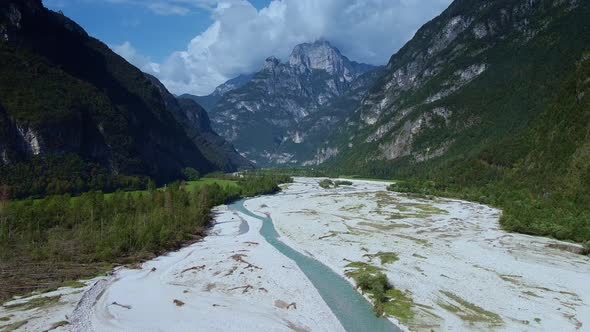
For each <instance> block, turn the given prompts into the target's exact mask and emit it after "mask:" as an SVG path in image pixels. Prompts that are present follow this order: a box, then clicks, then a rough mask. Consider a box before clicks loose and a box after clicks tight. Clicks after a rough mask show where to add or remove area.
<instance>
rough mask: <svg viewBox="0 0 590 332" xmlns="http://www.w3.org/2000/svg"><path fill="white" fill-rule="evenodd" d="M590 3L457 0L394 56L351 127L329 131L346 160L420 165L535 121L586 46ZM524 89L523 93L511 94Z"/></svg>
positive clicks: (351, 120)
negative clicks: (583, 27) (584, 32)
mask: <svg viewBox="0 0 590 332" xmlns="http://www.w3.org/2000/svg"><path fill="white" fill-rule="evenodd" d="M589 7H590V5H589V4H588V2H583V1H577V0H569V1H567V0H563V1H562V0H560V1H557V0H554V1H541V0H517V1H485V2H471V1H466V0H456V1H454V2H453V3H452V4H451V5H450V6H449V8H448V9H447V10H445V11H444V12H443V13H442V14H441V15H440V16H438V17H436V18H435V19H433V20H432V21H430V22H428V23H426V24H425V25H424V26H423V27H421V28H420V29H419V30H418V31H417V32H416V34H415V36H414V37H413V38H412V39H411V40H410V41H409V42H408V43H407V44H406V45H404V46H403V47H402V48H401V49H400V50H399V51H398V52H397V53H396V54H394V55H393V56H392V57H391V59H390V61H389V63H388V64H387V66H386V68H385V69H384V72H383V75H382V76H381V77H380V78H379V79H378V80H377V81H376V84H374V85H373V86H372V87H371V88H370V89H368V92H367V93H366V94H365V95H364V96H363V98H362V100H361V101H360V103H359V107H358V108H357V109H356V110H355V111H354V112H353V114H352V115H351V116H350V117H349V118H348V119H347V121H346V124H345V125H344V124H337V125H335V127H336V128H339V127H346V130H342V131H341V132H340V133H337V134H336V135H337V136H338V138H335V137H330V139H331V140H332V141H336V142H340V144H339V145H336V146H332V147H339V148H340V153H339V156H340V157H339V161H342V160H345V162H346V163H349V164H359V163H360V164H371V163H373V162H374V161H377V160H378V161H384V162H393V163H396V162H399V163H400V164H404V165H413V164H419V163H423V162H426V161H432V160H433V159H437V158H439V157H442V156H448V154H449V153H459V154H460V153H461V152H459V151H463V152H464V151H465V150H468V149H470V148H477V147H476V145H477V144H479V143H478V142H481V141H489V142H492V141H494V139H491V138H490V136H492V135H498V133H500V132H501V133H502V134H501V135H500V137H505V136H508V135H513V134H514V132H511V131H510V130H508V129H507V128H509V126H507V125H505V123H511V126H515V127H520V128H524V127H525V126H527V125H528V123H531V122H532V121H534V120H535V118H536V117H538V116H539V115H540V114H541V112H542V109H543V107H545V106H543V107H539V105H549V104H550V102H548V101H547V102H541V100H544V99H546V98H548V96H550V95H551V94H552V93H553V92H554V91H552V89H551V88H548V87H549V86H550V85H553V86H559V84H560V82H561V80H564V79H565V76H567V75H568V73H571V72H573V71H574V70H575V69H576V64H577V63H579V62H580V59H581V58H582V57H583V54H584V52H585V51H587V47H583V46H581V45H582V44H584V43H583V42H582V43H580V42H581V41H582V40H588V39H587V37H585V36H581V34H580V33H578V31H580V30H579V27H580V25H584V24H585V23H582V22H584V21H587V20H585V16H587V13H588V11H589ZM549 40H551V42H550V44H551V45H552V46H551V48H550V50H551V52H548V50H549V49H548V48H547V43H548V41H549ZM556 47H560V48H559V49H560V50H561V48H563V50H565V49H567V50H568V51H567V52H565V53H567V56H565V55H564V54H565V53H564V51H563V50H562V51H559V52H557V51H556V52H553V51H552V50H556ZM566 58H567V59H566ZM550 66H551V67H550ZM566 67H567V68H568V70H564V68H566ZM523 69H524V70H523ZM541 75H544V76H543V77H544V78H543V79H539V77H541ZM516 82H518V83H516ZM532 82H535V83H534V84H533V83H532ZM542 89H545V92H541V90H542ZM516 90H518V92H516ZM518 93H520V96H524V97H525V98H517V99H518V100H516V99H515V100H512V99H511V98H512V95H518ZM532 95H535V97H534V98H533V97H532ZM501 98H504V100H499V99H501ZM515 98H516V97H515ZM491 105H495V106H491ZM525 110H535V111H530V112H529V111H525ZM527 112H528V113H527ZM535 112H536V113H535ZM523 113H527V114H526V115H523ZM516 123H518V124H516ZM350 137H355V138H354V139H351V138H350ZM474 137H478V138H477V139H474ZM480 140H481V141H480ZM469 144H471V146H470V145H469ZM441 160H442V158H441ZM391 165H392V166H391V167H392V168H395V166H394V165H393V164H391Z"/></svg>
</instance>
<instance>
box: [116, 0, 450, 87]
mask: <svg viewBox="0 0 590 332" xmlns="http://www.w3.org/2000/svg"><path fill="white" fill-rule="evenodd" d="M118 1H121V0H118ZM214 2H217V6H216V7H215V8H214V9H212V12H211V13H212V14H211V15H212V19H213V21H214V23H213V24H212V25H211V26H210V27H209V28H208V29H207V30H205V31H204V32H202V33H201V34H199V35H198V36H196V37H195V38H194V39H193V40H191V41H190V43H189V44H188V46H187V49H186V50H182V51H177V52H174V53H173V54H172V55H170V57H169V58H168V59H167V60H166V61H164V62H163V63H162V64H160V65H159V66H158V65H155V64H150V65H148V66H147V67H149V68H152V69H157V71H154V72H155V73H156V76H158V77H159V78H160V79H161V80H162V82H163V83H164V84H166V86H167V87H168V88H169V89H170V90H171V91H172V92H174V93H177V94H179V93H185V92H188V93H193V94H201V95H202V94H208V93H210V92H211V91H212V90H213V89H214V88H215V87H216V86H217V85H219V84H221V83H223V82H224V81H226V80H227V79H229V78H232V77H235V76H237V75H239V74H243V73H251V72H254V71H256V70H258V69H259V68H260V66H261V65H262V63H263V61H264V59H265V58H266V57H268V56H271V55H275V56H277V57H279V58H283V59H284V58H286V57H288V55H289V53H290V52H291V50H292V48H293V47H294V46H295V45H296V44H299V43H303V42H311V41H315V40H317V39H320V38H323V39H326V40H328V41H330V42H331V43H332V44H333V45H335V46H336V47H338V48H339V49H340V50H341V51H342V53H343V54H345V55H347V56H348V57H349V58H351V59H352V60H356V61H360V62H366V63H371V64H385V63H387V61H388V59H389V58H390V57H391V55H392V54H393V53H395V52H396V51H397V50H398V49H399V48H400V47H401V46H403V44H404V43H405V42H406V41H407V40H409V39H410V38H411V37H412V35H413V34H414V33H415V31H416V30H417V29H418V28H419V27H420V26H421V25H422V24H424V23H425V22H426V21H428V20H429V19H431V18H433V17H434V16H436V15H438V14H439V13H440V12H442V10H444V8H446V7H447V6H448V5H449V3H450V2H451V0H321V1H320V0H272V1H271V2H270V4H269V5H268V6H267V7H265V8H262V9H261V10H257V9H256V8H255V7H254V6H252V4H251V3H249V2H248V1H246V0H176V1H170V3H174V4H177V5H179V4H180V3H182V4H183V5H185V6H188V5H195V4H198V6H201V8H204V7H206V6H211V5H212V4H213V3H214ZM126 46H127V48H132V47H131V45H126ZM116 51H117V50H116ZM123 51H129V50H125V49H123ZM117 52H119V51H117ZM132 53H133V54H132V55H128V56H125V55H124V56H125V57H126V58H127V59H128V60H129V61H130V62H132V63H134V64H136V65H138V66H140V68H144V67H146V64H145V62H146V58H145V57H142V56H140V55H138V54H137V53H136V52H132ZM120 54H121V53H120ZM147 60H148V61H147V62H149V59H147Z"/></svg>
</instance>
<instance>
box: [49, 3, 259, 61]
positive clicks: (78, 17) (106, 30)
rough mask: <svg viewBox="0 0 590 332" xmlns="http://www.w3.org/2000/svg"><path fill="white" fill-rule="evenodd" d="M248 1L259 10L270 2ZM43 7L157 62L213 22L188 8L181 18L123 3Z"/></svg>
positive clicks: (202, 12) (198, 10) (205, 11)
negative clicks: (126, 44) (128, 44)
mask: <svg viewBox="0 0 590 332" xmlns="http://www.w3.org/2000/svg"><path fill="white" fill-rule="evenodd" d="M148 1H149V0H145V2H146V3H147V2H148ZM249 2H250V3H251V4H252V5H254V7H256V8H258V9H260V8H263V7H265V6H267V5H268V4H269V3H270V0H251V1H249ZM154 3H157V2H154ZM160 3H166V2H165V1H162V2H160ZM44 4H45V6H46V7H47V8H49V9H52V10H55V11H58V10H61V11H63V12H64V14H65V15H66V16H68V17H70V18H71V19H73V20H74V21H76V22H77V23H78V24H80V25H82V27H84V29H85V30H86V31H87V32H88V33H89V34H90V35H92V36H93V37H96V38H98V39H100V40H102V41H103V42H105V43H106V44H108V45H121V44H123V43H125V42H130V43H131V44H132V45H133V46H134V47H135V48H136V49H137V51H138V52H139V53H141V54H146V55H147V56H149V57H150V58H151V59H153V60H154V61H157V62H161V61H163V60H164V59H166V57H167V56H169V55H170V54H171V53H172V52H174V51H176V50H180V49H183V48H185V47H186V45H187V44H188V42H189V41H190V40H191V39H192V38H194V37H195V36H196V35H198V34H199V33H200V32H203V31H205V29H207V28H208V27H209V26H210V25H211V24H212V23H213V20H212V18H211V10H209V9H206V8H190V12H188V13H186V14H182V15H180V14H173V13H170V14H165V15H164V14H162V12H158V11H156V10H153V9H150V8H149V6H146V5H138V4H137V3H136V2H133V1H124V0H119V1H116V0H115V1H109V0H44ZM187 8H188V6H187Z"/></svg>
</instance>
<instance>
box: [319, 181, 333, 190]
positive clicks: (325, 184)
mask: <svg viewBox="0 0 590 332" xmlns="http://www.w3.org/2000/svg"><path fill="white" fill-rule="evenodd" d="M319 185H320V187H322V188H324V189H330V188H333V187H334V181H332V180H330V179H324V180H322V181H320V182H319Z"/></svg>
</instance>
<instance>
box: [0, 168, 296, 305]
mask: <svg viewBox="0 0 590 332" xmlns="http://www.w3.org/2000/svg"><path fill="white" fill-rule="evenodd" d="M291 181H292V180H291V178H289V177H286V176H283V175H280V174H272V173H259V172H248V173H246V174H244V175H243V176H239V177H234V176H223V178H221V177H218V178H209V177H207V178H202V179H200V180H198V181H192V182H187V183H182V182H176V183H172V184H169V185H167V186H166V187H165V188H159V189H157V188H155V186H150V189H149V190H146V191H135V192H122V191H119V192H116V193H112V194H104V193H102V192H88V193H84V194H82V195H80V196H79V197H74V198H73V197H71V196H69V195H62V196H49V197H46V198H43V199H38V200H34V199H26V200H20V201H10V202H7V203H3V206H2V208H1V209H0V261H1V262H2V265H3V268H5V269H7V270H10V271H14V273H13V274H12V275H10V276H5V277H4V276H3V278H6V279H3V280H0V281H1V282H3V283H4V284H7V285H10V286H11V287H10V288H7V289H1V290H0V300H4V299H9V298H11V297H12V296H14V295H20V294H26V293H28V292H30V291H35V290H39V287H38V285H39V284H44V285H47V286H48V287H49V290H55V289H57V287H60V286H62V283H63V282H65V281H68V280H79V279H82V278H86V277H94V276H96V275H98V274H100V272H101V270H102V268H103V266H112V264H131V263H134V262H137V261H140V260H142V259H148V258H151V257H154V256H156V255H160V254H162V253H164V252H166V251H168V250H174V249H177V248H179V247H180V246H182V245H184V244H186V243H189V242H192V241H195V240H197V239H199V238H200V237H201V236H203V234H204V230H205V229H206V228H207V226H208V223H209V221H210V220H211V215H210V212H211V209H212V208H213V207H214V206H217V205H220V204H225V203H228V202H231V201H233V200H236V199H239V198H242V197H252V196H257V195H262V194H271V193H275V192H277V191H279V190H280V188H279V187H278V184H279V183H283V182H291ZM2 221H3V222H2ZM23 263H24V264H23ZM66 286H74V287H82V286H83V285H82V284H78V283H77V282H73V283H71V284H69V285H66Z"/></svg>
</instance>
